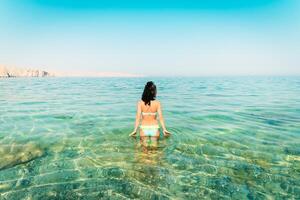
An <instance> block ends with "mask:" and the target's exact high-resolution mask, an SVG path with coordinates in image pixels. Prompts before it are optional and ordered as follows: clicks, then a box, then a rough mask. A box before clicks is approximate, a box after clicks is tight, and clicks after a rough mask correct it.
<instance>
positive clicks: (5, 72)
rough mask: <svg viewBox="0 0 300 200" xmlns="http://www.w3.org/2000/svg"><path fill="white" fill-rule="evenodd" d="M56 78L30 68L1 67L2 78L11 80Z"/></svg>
mask: <svg viewBox="0 0 300 200" xmlns="http://www.w3.org/2000/svg"><path fill="white" fill-rule="evenodd" d="M49 76H54V74H53V73H50V72H47V71H43V70H38V69H29V68H27V69H26V68H16V67H7V66H1V65H0V78H11V77H49Z"/></svg>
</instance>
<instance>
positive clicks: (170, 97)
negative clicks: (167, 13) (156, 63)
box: [0, 77, 300, 199]
mask: <svg viewBox="0 0 300 200" xmlns="http://www.w3.org/2000/svg"><path fill="white" fill-rule="evenodd" d="M148 79H149V78H36V79H22V78H15V79H0V111H1V112H0V199H134V198H136V199H205V198H206V199H300V78H299V77H223V78H222V77H216V78H213V77H207V78H204V77H203V78H152V80H154V81H155V83H156V84H157V86H158V99H159V100H160V101H161V103H162V106H163V112H164V117H165V120H166V125H167V127H168V129H169V131H171V132H172V133H173V135H172V136H171V137H170V138H167V139H164V138H163V137H162V139H161V140H160V142H159V146H158V148H156V149H154V148H142V147H141V146H140V142H139V140H138V138H137V139H134V138H129V137H128V134H129V133H130V132H131V131H132V129H133V125H134V117H135V111H136V102H137V101H138V100H139V98H140V96H141V93H142V90H143V86H144V84H145V82H146V81H147V80H148Z"/></svg>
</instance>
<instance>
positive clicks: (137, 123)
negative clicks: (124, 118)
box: [129, 101, 142, 136]
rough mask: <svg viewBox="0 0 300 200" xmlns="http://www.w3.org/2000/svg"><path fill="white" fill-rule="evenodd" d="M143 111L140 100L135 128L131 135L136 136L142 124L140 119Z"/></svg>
mask: <svg viewBox="0 0 300 200" xmlns="http://www.w3.org/2000/svg"><path fill="white" fill-rule="evenodd" d="M141 112H142V108H141V102H140V101H139V102H138V103H137V109H136V116H135V125H134V130H133V131H132V133H130V134H129V136H134V135H135V134H136V132H137V129H138V127H139V124H140V120H141Z"/></svg>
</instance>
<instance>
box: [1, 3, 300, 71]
mask: <svg viewBox="0 0 300 200" xmlns="http://www.w3.org/2000/svg"><path fill="white" fill-rule="evenodd" d="M0 28H1V31H0V44H1V48H0V64H5V65H15V66H20V67H33V68H43V69H46V70H50V71H51V70H52V71H78V72H80V73H81V72H103V71H104V72H121V73H131V74H142V75H154V76H158V75H159V76H168V75H170V76H176V75H184V76H201V75H274V74H275V75H288V74H293V75H294V74H298V75H300V66H299V65H300V59H299V56H298V55H300V48H299V46H300V40H299V39H300V1H299V0H197V1H196V0H192V1H187V0H185V1H183V0H173V1H171V0H152V1H138V0H131V1H129V0H111V1H108V0H107V1H92V0H85V1H84V0H52V1H51V0H2V1H0Z"/></svg>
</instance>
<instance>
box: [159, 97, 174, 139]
mask: <svg viewBox="0 0 300 200" xmlns="http://www.w3.org/2000/svg"><path fill="white" fill-rule="evenodd" d="M157 113H158V117H159V122H160V124H161V127H162V129H163V133H164V136H169V135H170V134H171V133H170V132H169V131H167V129H166V125H165V120H164V117H163V114H162V109H161V104H160V102H158V107H157Z"/></svg>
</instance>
